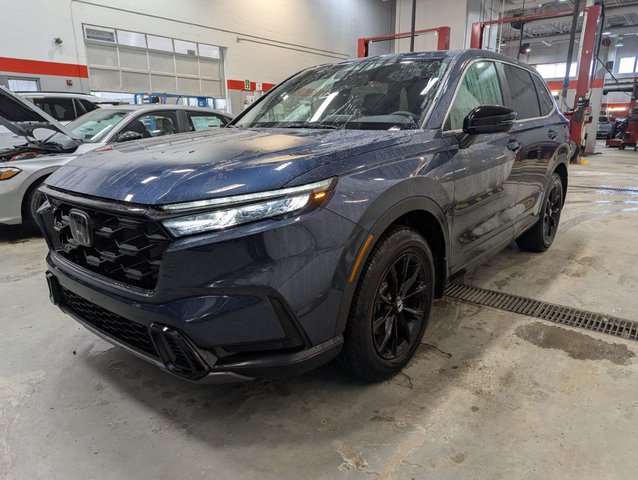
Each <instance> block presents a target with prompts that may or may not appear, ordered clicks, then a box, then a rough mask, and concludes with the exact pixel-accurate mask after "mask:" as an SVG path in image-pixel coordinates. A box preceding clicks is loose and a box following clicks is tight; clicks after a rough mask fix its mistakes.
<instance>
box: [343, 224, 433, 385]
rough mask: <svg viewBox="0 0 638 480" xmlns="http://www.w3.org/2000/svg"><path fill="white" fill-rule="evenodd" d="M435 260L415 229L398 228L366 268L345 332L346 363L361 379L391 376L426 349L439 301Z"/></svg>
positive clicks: (375, 250)
mask: <svg viewBox="0 0 638 480" xmlns="http://www.w3.org/2000/svg"><path fill="white" fill-rule="evenodd" d="M434 279H435V277H434V260H433V256H432V251H431V250H430V247H429V246H428V244H427V242H426V241H425V239H424V238H423V237H422V236H421V235H419V233H418V232H417V231H416V230H413V229H411V228H408V227H404V226H398V227H396V228H393V229H392V230H390V231H389V232H387V233H386V234H384V235H383V236H382V237H381V239H380V240H379V241H378V242H377V244H376V245H375V246H374V248H373V250H372V252H370V256H369V257H368V260H367V261H366V264H365V266H364V267H363V270H362V273H361V276H360V278H359V282H358V284H357V289H356V292H355V295H354V298H353V300H352V306H351V308H350V315H349V318H348V323H347V325H346V330H345V332H344V337H345V339H344V347H343V349H342V351H341V359H342V363H344V364H345V365H346V367H347V368H348V369H349V370H350V371H351V372H352V373H353V374H354V375H355V376H357V377H359V378H361V379H363V380H366V381H370V382H377V381H380V380H385V379H387V378H390V377H392V376H393V375H395V374H396V373H398V372H400V371H401V369H402V368H403V367H404V366H405V365H406V364H407V363H408V362H409V361H410V359H411V358H412V357H413V356H414V352H415V351H416V349H417V348H418V347H419V345H420V344H421V339H422V338H423V333H424V332H425V327H426V325H427V321H428V317H429V315H430V308H431V306H432V302H433V300H434Z"/></svg>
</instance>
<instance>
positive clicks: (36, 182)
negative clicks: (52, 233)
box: [20, 172, 53, 223]
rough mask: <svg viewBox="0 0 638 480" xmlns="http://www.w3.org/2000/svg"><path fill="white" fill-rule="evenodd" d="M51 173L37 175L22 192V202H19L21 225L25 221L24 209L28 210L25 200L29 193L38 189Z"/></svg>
mask: <svg viewBox="0 0 638 480" xmlns="http://www.w3.org/2000/svg"><path fill="white" fill-rule="evenodd" d="M52 173H53V172H46V173H43V174H42V175H38V176H37V177H36V178H34V179H31V181H30V182H29V186H28V187H27V188H26V189H25V190H24V193H23V194H22V200H21V201H20V214H21V215H22V223H24V222H25V220H26V217H25V213H26V210H25V209H26V208H28V205H27V200H28V198H29V196H30V195H31V192H33V190H35V189H36V188H38V187H39V186H40V185H41V184H42V182H44V181H45V180H46V179H47V177H48V176H49V175H51V174H52ZM27 216H28V215H27Z"/></svg>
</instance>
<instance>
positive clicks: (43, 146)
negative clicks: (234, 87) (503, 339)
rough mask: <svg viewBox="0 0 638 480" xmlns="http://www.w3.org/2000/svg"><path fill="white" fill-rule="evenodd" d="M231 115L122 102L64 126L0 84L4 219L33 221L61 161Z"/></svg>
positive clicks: (0, 209) (203, 126)
mask: <svg viewBox="0 0 638 480" xmlns="http://www.w3.org/2000/svg"><path fill="white" fill-rule="evenodd" d="M231 119H232V117H231V116H229V115H227V114H225V113H222V112H218V111H214V110H210V109H205V108H198V107H189V106H183V105H165V104H160V105H158V104H155V105H118V106H112V107H102V108H99V109H97V110H93V111H92V112H89V113H87V114H85V115H83V116H81V117H79V118H77V119H76V120H74V121H73V122H70V123H69V124H67V125H66V126H62V125H61V124H60V123H58V122H57V121H56V120H54V119H53V118H52V117H50V116H49V115H47V114H46V113H44V112H43V111H42V110H40V109H38V108H37V107H35V106H34V105H33V104H31V103H29V102H27V101H26V100H24V99H22V98H18V97H17V96H16V95H14V94H12V93H11V92H9V91H8V90H6V89H0V224H9V225H15V224H20V223H24V224H26V225H27V226H30V227H34V226H35V220H34V218H35V212H36V210H37V209H38V208H39V206H40V205H41V204H42V201H43V198H42V195H41V194H40V193H39V192H38V187H39V186H40V185H41V184H42V182H43V181H44V179H45V178H46V177H48V176H49V175H50V174H51V173H53V172H54V171H55V170H57V169H58V168H60V167H61V166H62V165H64V164H66V163H68V162H69V161H71V160H73V159H74V158H76V157H78V156H79V155H82V154H84V153H86V152H89V151H91V150H95V149H97V148H100V147H103V146H105V145H108V144H113V143H117V142H126V141H131V140H140V139H144V138H152V137H159V136H163V135H173V134H177V133H184V132H194V131H204V130H209V129H213V128H219V127H223V126H225V125H226V124H227V123H228V122H229V121H230V120H231Z"/></svg>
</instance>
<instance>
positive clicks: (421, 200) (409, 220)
mask: <svg viewBox="0 0 638 480" xmlns="http://www.w3.org/2000/svg"><path fill="white" fill-rule="evenodd" d="M397 225H405V226H408V227H411V228H413V229H415V230H416V231H418V232H419V233H420V234H421V235H422V236H423V237H424V238H425V240H426V241H427V243H428V245H429V247H430V249H431V250H432V255H433V256H434V268H435V282H436V283H435V297H436V298H440V297H442V296H443V292H444V290H445V287H446V285H447V279H448V250H449V241H448V231H449V230H448V224H447V219H446V217H445V214H444V213H443V210H442V209H441V207H440V206H439V205H438V204H437V203H436V202H435V201H434V200H432V199H430V198H429V197H411V198H408V199H405V200H403V201H401V202H399V203H397V204H395V205H393V206H392V207H390V208H389V209H387V210H386V211H385V212H384V213H383V215H381V216H380V217H379V218H378V220H377V221H376V222H375V223H374V225H373V226H372V228H370V230H369V232H368V235H367V236H366V239H365V240H364V242H363V243H362V244H361V245H360V246H359V248H358V249H357V252H358V253H357V260H358V261H356V262H355V263H354V264H353V266H352V267H351V268H352V270H353V271H352V272H348V273H351V274H352V273H353V275H350V278H349V279H348V282H347V283H346V288H345V289H344V292H343V296H342V299H341V304H340V307H339V314H338V318H337V325H336V332H335V333H336V334H339V333H341V332H343V330H344V329H345V326H346V322H347V320H348V316H349V313H350V308H351V306H352V299H353V297H354V293H355V290H356V287H357V284H358V282H359V278H360V276H361V272H362V270H363V268H364V265H365V264H366V262H367V260H368V257H369V254H370V252H371V251H372V250H373V247H374V245H375V244H376V243H377V242H378V241H379V239H380V238H381V237H382V236H383V234H384V233H385V232H386V231H388V230H389V229H391V228H392V227H394V226H397ZM370 237H371V238H372V240H371V241H367V240H368V238H370ZM359 257H361V258H359Z"/></svg>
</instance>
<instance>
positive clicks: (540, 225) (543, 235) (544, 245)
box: [516, 172, 565, 252]
mask: <svg viewBox="0 0 638 480" xmlns="http://www.w3.org/2000/svg"><path fill="white" fill-rule="evenodd" d="M564 198H565V192H563V182H562V181H561V179H560V175H558V173H556V172H554V174H553V175H552V178H551V181H550V182H549V186H548V189H547V191H546V193H545V200H544V201H543V206H542V207H541V211H540V215H539V218H538V221H537V222H536V223H535V224H534V226H533V227H532V228H530V229H529V230H527V231H526V232H525V233H523V234H522V235H521V236H520V237H518V238H517V239H516V243H517V244H518V246H519V247H520V248H521V249H522V250H526V251H528V252H544V251H545V250H547V249H548V248H549V247H550V246H551V245H552V243H554V238H556V232H557V231H558V224H559V222H560V214H561V211H562V209H563V202H564Z"/></svg>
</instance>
